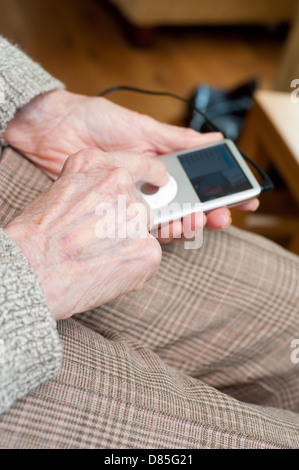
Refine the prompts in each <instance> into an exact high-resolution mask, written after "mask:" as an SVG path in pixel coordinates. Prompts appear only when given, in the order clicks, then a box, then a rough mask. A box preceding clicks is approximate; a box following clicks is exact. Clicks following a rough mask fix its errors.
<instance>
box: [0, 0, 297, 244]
mask: <svg viewBox="0 0 299 470" xmlns="http://www.w3.org/2000/svg"><path fill="white" fill-rule="evenodd" d="M0 34H1V35H4V36H5V37H7V38H8V39H10V40H11V41H13V42H14V43H17V44H19V45H20V47H21V48H22V49H23V50H24V51H25V52H26V53H27V54H29V55H30V56H31V57H32V58H33V59H34V60H36V61H37V62H39V63H40V64H41V65H42V66H43V67H44V68H45V69H47V70H48V71H49V72H50V73H51V74H53V75H54V76H55V77H57V78H59V79H60V80H61V81H63V82H64V83H65V85H66V86H67V88H68V89H69V90H70V91H73V92H77V93H84V94H87V95H96V94H98V93H99V92H101V91H102V90H104V89H106V88H109V87H112V86H115V85H130V86H135V87H142V88H147V89H150V90H161V91H169V92H172V93H176V94H178V95H181V96H184V97H187V98H192V99H196V96H197V95H196V93H201V92H202V90H208V91H210V92H211V94H212V96H213V93H214V94H215V93H216V95H215V96H221V97H222V99H223V102H224V103H226V104H227V103H228V104H230V100H231V98H232V97H233V98H234V104H235V98H236V99H239V98H240V93H241V92H240V91H239V95H238V92H237V95H236V94H235V95H234V94H231V95H230V94H229V93H228V92H232V91H234V90H235V89H237V90H238V87H239V86H240V85H244V87H245V88H244V87H243V89H241V91H242V92H243V94H245V97H246V99H247V100H245V102H244V100H243V101H242V103H243V104H244V103H245V105H244V109H242V112H241V113H240V112H239V114H238V113H237V114H236V116H237V117H238V119H239V121H238V122H239V124H240V123H241V125H239V128H238V130H239V131H240V132H239V133H238V135H236V136H235V137H236V139H235V140H236V141H237V142H238V144H240V145H242V150H244V151H245V152H247V154H248V155H249V156H250V157H252V158H253V159H255V160H256V161H257V162H258V163H259V164H260V165H262V166H263V167H264V168H265V169H266V170H267V171H268V172H269V173H270V174H271V176H272V178H273V180H274V182H275V190H274V191H273V192H272V193H271V194H265V195H263V196H262V197H261V208H260V209H259V211H258V214H249V215H248V214H247V215H246V216H245V215H244V214H240V213H239V211H236V210H234V223H235V224H236V225H238V226H240V227H243V228H246V229H249V230H252V231H255V232H257V233H261V234H263V235H265V236H267V237H269V238H271V239H273V240H275V241H277V242H278V243H280V244H282V245H283V246H285V247H287V248H288V249H290V250H292V251H294V252H297V253H299V242H298V240H299V238H298V234H299V222H298V221H299V211H298V204H299V184H298V182H299V114H298V113H299V104H297V102H296V99H295V100H293V101H292V100H291V93H292V91H293V89H292V88H291V81H292V80H293V79H298V86H299V10H298V2H297V0H42V1H41V0H0ZM296 74H297V75H296ZM253 80H254V82H253ZM295 91H296V90H295ZM219 92H220V95H219ZM217 93H218V95H217ZM241 94H242V93H241ZM296 96H297V95H293V97H294V98H296ZM243 97H244V96H243ZM241 98H242V96H241ZM298 98H299V93H298ZM109 99H111V100H113V101H114V102H117V103H118V104H121V105H123V106H126V107H128V108H130V109H134V110H137V111H139V112H142V113H146V114H149V115H151V116H152V117H154V118H156V119H159V120H161V121H164V122H168V123H170V124H176V125H190V120H191V119H192V115H191V114H190V112H189V111H190V110H188V108H187V106H186V105H185V104H184V103H181V102H178V101H175V100H172V99H170V98H161V97H149V96H145V95H139V94H134V93H129V92H117V93H115V94H112V95H109ZM298 101H299V99H298ZM237 103H239V101H238V102H237ZM227 109H228V112H227V114H228V119H229V114H230V111H229V109H230V108H229V106H228V108H227ZM224 114H225V113H224ZM236 116H235V117H236ZM222 118H223V116H222ZM240 118H241V119H240ZM232 122H234V121H232ZM265 136H266V139H265ZM285 168H287V170H285Z"/></svg>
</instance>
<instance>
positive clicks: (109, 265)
mask: <svg viewBox="0 0 299 470" xmlns="http://www.w3.org/2000/svg"><path fill="white" fill-rule="evenodd" d="M128 168H129V169H130V171H128ZM157 175H159V177H157ZM141 177H142V178H144V180H145V181H148V182H149V183H151V184H155V185H161V184H165V178H166V169H165V167H164V165H163V164H161V162H159V161H158V160H149V159H147V158H146V157H143V158H140V156H139V155H136V154H133V153H128V152H114V153H104V152H101V151H99V150H94V149H85V150H83V151H80V152H78V153H76V154H73V155H71V156H70V157H69V158H68V159H67V160H66V163H65V165H64V167H63V170H62V172H61V175H60V177H59V178H58V179H57V180H56V181H55V182H54V183H53V185H51V187H50V188H49V189H47V190H46V191H45V192H44V193H42V194H41V195H40V196H39V197H37V198H36V199H35V200H34V201H33V202H32V203H31V204H29V205H28V206H27V207H26V208H25V210H24V212H23V213H22V214H21V215H19V216H18V217H17V218H16V219H14V220H13V221H12V222H11V223H10V224H9V225H8V226H7V227H6V229H5V231H6V232H7V234H8V235H9V236H10V237H11V238H12V240H13V241H14V242H15V243H16V244H17V245H18V246H19V248H20V249H21V250H22V251H23V253H24V255H25V256H26V257H27V259H28V261H29V263H30V265H31V267H32V268H33V270H34V272H35V274H36V276H37V278H38V279H39V281H40V284H41V286H42V288H43V291H44V293H45V296H46V298H47V301H48V307H49V309H50V311H51V313H52V315H53V317H54V318H55V319H56V320H60V319H63V318H67V317H70V316H71V315H73V314H75V313H80V312H83V311H86V310H88V309H90V308H94V307H96V306H99V305H101V304H104V303H106V302H108V301H110V300H112V299H114V298H116V297H117V296H119V295H121V294H124V293H127V292H130V291H133V290H138V289H141V288H142V286H143V285H144V283H145V282H146V281H147V280H149V279H150V278H151V277H152V276H153V274H154V273H155V271H156V270H157V268H158V266H159V264H160V260H161V247H160V244H159V243H158V241H157V240H156V239H155V238H154V237H153V236H152V235H150V233H149V231H148V230H149V226H148V220H149V218H148V214H147V208H146V206H145V205H144V204H143V203H141V202H140V201H139V200H138V199H137V198H138V193H137V191H136V188H135V182H136V181H137V180H138V179H140V178H141ZM118 196H122V198H124V197H125V204H126V210H122V212H121V214H118V203H119V201H118ZM99 208H100V210H99ZM139 211H140V214H141V215H142V214H144V211H145V216H144V217H140V219H138V220H140V224H139V225H138V224H137V225H136V230H135V225H134V224H133V225H132V224H131V226H130V233H129V234H127V233H128V224H129V223H130V221H132V218H134V216H135V213H137V214H138V213H139ZM113 228H115V232H114V233H115V236H113V233H112V232H111V229H113ZM106 234H107V236H105V235H106Z"/></svg>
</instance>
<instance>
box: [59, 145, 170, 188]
mask: <svg viewBox="0 0 299 470" xmlns="http://www.w3.org/2000/svg"><path fill="white" fill-rule="evenodd" d="M109 167H110V168H111V167H119V168H126V169H127V170H128V171H129V172H130V174H131V175H132V177H133V179H134V181H138V180H142V181H145V182H147V183H150V184H152V185H154V186H163V185H165V184H167V182H168V180H169V175H168V173H167V170H166V166H165V165H164V163H162V162H161V161H160V160H156V159H152V158H149V157H147V156H145V155H140V154H137V153H133V152H103V151H101V150H98V149H94V148H86V149H83V150H80V151H79V152H76V153H74V154H72V155H70V157H69V158H68V159H67V160H66V162H65V164H64V167H63V169H62V172H61V175H62V174H64V173H65V172H82V173H84V172H94V171H97V170H98V171H103V169H104V168H109Z"/></svg>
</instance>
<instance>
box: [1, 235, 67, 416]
mask: <svg viewBox="0 0 299 470" xmlns="http://www.w3.org/2000/svg"><path fill="white" fill-rule="evenodd" d="M0 280H1V281H0V412H3V411H5V410H7V409H8V408H9V407H10V406H11V404H12V403H13V402H14V401H15V400H16V399H18V398H21V397H22V396H24V395H25V394H27V393H28V392H29V391H30V390H31V389H32V388H34V387H36V386H38V385H39V384H40V383H42V382H44V381H45V380H48V379H50V378H51V377H53V376H54V375H56V374H57V373H58V371H59V369H60V366H61V360H62V346H61V343H60V339H59V336H58V333H57V329H56V322H55V320H54V319H53V317H52V316H51V314H50V312H49V310H48V307H47V303H46V299H45V296H44V293H43V291H42V288H41V286H40V284H39V282H38V280H37V278H36V276H35V274H34V272H33V271H32V268H31V267H30V265H29V263H28V261H27V259H26V258H25V256H24V254H23V253H22V251H21V250H20V249H19V248H18V246H17V245H16V244H15V243H14V242H13V241H12V240H11V239H10V238H9V237H8V236H7V234H6V233H5V232H4V231H3V230H0Z"/></svg>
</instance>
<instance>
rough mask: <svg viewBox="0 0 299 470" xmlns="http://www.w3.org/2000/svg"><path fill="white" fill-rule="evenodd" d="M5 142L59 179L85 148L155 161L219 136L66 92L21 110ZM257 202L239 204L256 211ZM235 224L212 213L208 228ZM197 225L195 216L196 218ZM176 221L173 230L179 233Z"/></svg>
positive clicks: (219, 211)
mask: <svg viewBox="0 0 299 470" xmlns="http://www.w3.org/2000/svg"><path fill="white" fill-rule="evenodd" d="M4 137H5V139H6V141H7V142H8V143H9V144H10V145H11V146H12V147H15V148H16V149H18V150H19V151H20V152H21V153H23V154H24V155H26V156H27V157H28V158H30V159H31V160H32V161H33V162H35V163H36V164H37V165H39V166H40V167H41V168H43V169H44V170H45V171H46V172H47V173H48V174H49V175H50V176H52V177H54V178H55V177H57V176H58V175H59V173H60V171H61V169H62V167H63V164H64V162H65V160H66V158H67V157H68V156H69V155H70V154H72V153H75V152H78V151H79V150H81V149H83V148H85V147H95V148H98V149H100V150H103V151H105V152H110V151H133V152H137V153H139V154H140V155H143V156H146V157H148V158H154V157H156V156H158V155H163V154H166V153H170V152H173V151H176V150H183V149H187V148H192V147H196V146H200V145H205V144H208V143H212V142H215V141H217V140H220V139H221V138H222V136H221V134H218V133H209V134H199V133H198V132H196V131H194V130H192V129H186V128H182V127H177V126H171V125H169V124H164V123H160V122H158V121H156V120H155V119H152V118H151V117H149V116H145V115H141V114H139V113H136V112H134V111H130V110H127V109H125V108H123V107H121V106H118V105H116V104H114V103H112V102H110V101H108V100H106V99H105V98H99V97H86V96H81V95H77V94H74V93H70V92H68V91H64V90H56V91H53V92H50V93H46V94H44V95H40V96H38V97H37V98H35V99H34V100H32V102H31V103H29V104H28V105H27V106H25V107H24V108H23V109H22V110H20V111H19V112H18V113H17V114H16V116H15V118H14V119H13V120H12V121H11V123H10V124H9V125H8V127H7V129H6V132H5V134H4ZM257 207H258V200H257V199H254V200H252V201H250V202H248V203H246V204H243V205H241V206H240V209H243V210H255V209H256V208H257ZM230 222H231V215H230V211H229V210H228V209H227V208H221V209H216V210H214V211H211V212H210V213H209V214H208V216H207V221H206V224H207V227H209V228H213V229H216V228H222V227H226V226H227V225H229V224H230ZM194 224H195V226H196V218H195V219H194ZM180 230H181V225H180V223H179V222H178V221H177V222H176V224H175V225H174V226H172V227H171V230H170V231H173V233H174V234H175V233H178V232H179V231H180Z"/></svg>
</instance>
